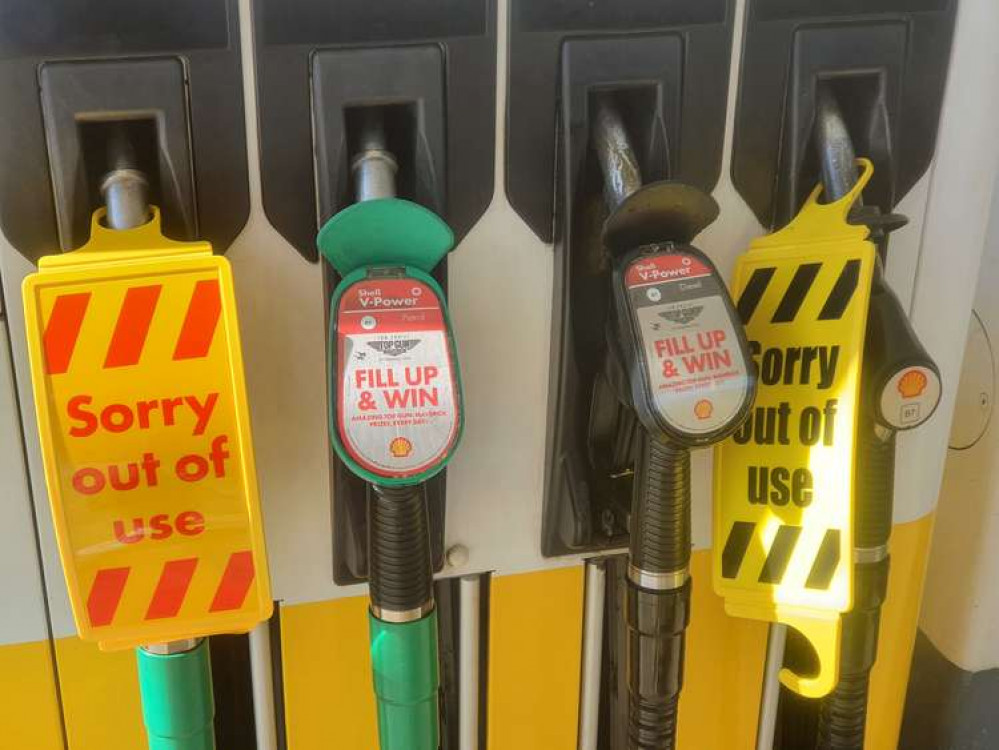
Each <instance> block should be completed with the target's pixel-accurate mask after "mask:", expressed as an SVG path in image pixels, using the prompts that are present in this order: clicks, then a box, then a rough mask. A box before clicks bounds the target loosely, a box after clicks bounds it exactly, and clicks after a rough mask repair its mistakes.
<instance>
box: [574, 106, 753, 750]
mask: <svg viewBox="0 0 999 750" xmlns="http://www.w3.org/2000/svg"><path fill="white" fill-rule="evenodd" d="M593 119H594V125H593V134H592V145H593V148H594V150H595V152H596V155H597V159H598V161H599V163H600V167H601V171H602V173H603V177H604V196H605V199H606V201H607V204H608V209H609V212H610V215H609V216H608V218H607V220H606V222H605V223H604V228H603V241H604V247H605V250H606V251H607V252H609V253H610V255H611V256H612V258H613V272H612V278H613V293H614V306H613V313H612V316H611V317H612V321H611V323H610V328H609V330H608V335H607V339H608V350H609V352H610V354H609V357H610V362H609V363H608V369H609V370H610V371H611V372H612V373H614V374H613V375H612V376H611V380H612V382H616V383H617V384H618V388H617V390H618V396H619V399H620V400H621V402H622V404H623V406H624V407H625V408H628V409H632V410H634V412H635V413H636V415H637V417H638V419H639V420H640V422H641V424H642V426H643V427H644V436H643V445H642V447H641V450H640V453H639V458H638V461H637V465H636V467H635V477H634V483H633V496H632V509H631V522H630V536H631V540H630V546H629V555H628V557H629V559H628V567H627V578H628V588H627V603H626V618H627V627H628V645H627V664H628V669H627V674H628V691H629V709H628V717H629V721H628V746H629V747H630V748H633V749H635V750H638V749H646V748H647V749H648V750H652V749H653V748H654V749H655V750H662V749H663V748H673V747H674V746H675V744H676V732H677V729H676V728H677V710H678V705H679V697H680V691H681V688H682V685H683V663H684V633H685V630H686V628H687V625H688V623H689V621H690V592H691V585H692V583H691V580H690V570H689V565H690V554H691V532H690V449H691V448H693V447H697V446H703V445H708V444H710V443H712V442H715V441H717V440H720V439H722V438H724V437H725V436H726V435H728V434H729V433H730V432H732V431H733V430H734V429H735V428H736V427H737V426H738V424H739V423H740V422H741V420H742V418H743V417H744V416H745V414H746V410H747V409H748V407H749V404H750V402H751V400H752V396H753V390H754V380H753V377H752V375H751V371H750V368H749V366H748V364H747V363H748V361H749V357H748V348H747V343H746V340H745V336H744V334H743V332H742V327H741V325H740V323H739V320H738V317H737V315H736V313H735V310H734V307H733V305H732V302H731V300H730V298H729V296H728V293H727V291H726V289H725V285H724V283H723V282H722V280H721V278H720V276H719V274H718V272H717V270H716V269H715V268H714V266H713V264H712V263H711V261H710V260H708V258H707V256H705V255H704V254H703V253H701V252H700V251H699V250H697V249H695V248H693V247H690V246H689V245H688V244H687V243H689V241H690V240H691V239H693V237H694V236H695V235H696V234H697V233H699V232H700V231H701V230H702V229H703V228H704V227H705V226H707V225H708V224H709V223H711V221H713V220H714V218H715V217H716V216H717V213H718V207H717V205H716V204H715V203H714V201H713V200H712V199H711V197H710V196H708V195H706V194H704V193H703V192H701V191H700V190H698V189H696V188H693V187H690V186H687V185H683V184H680V183H674V182H657V183H652V184H649V185H645V186H643V185H642V176H641V171H640V168H639V165H638V160H637V159H636V157H635V154H634V151H633V150H632V148H631V145H630V142H629V138H628V133H627V129H626V127H625V124H624V122H623V120H622V118H621V116H620V113H619V111H618V110H617V108H616V106H615V102H614V99H613V95H612V94H610V93H598V94H597V95H596V96H595V97H594V118H593ZM704 372H708V373H711V374H710V375H707V376H703V373H704Z"/></svg>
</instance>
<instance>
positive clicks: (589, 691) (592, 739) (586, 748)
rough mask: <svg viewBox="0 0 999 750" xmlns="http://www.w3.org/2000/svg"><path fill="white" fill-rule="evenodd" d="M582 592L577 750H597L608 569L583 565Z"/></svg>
mask: <svg viewBox="0 0 999 750" xmlns="http://www.w3.org/2000/svg"><path fill="white" fill-rule="evenodd" d="M585 590H586V601H585V604H584V609H583V612H584V614H583V673H582V684H581V685H580V697H579V750H597V731H598V729H599V722H600V679H601V675H600V672H601V667H602V666H603V646H604V605H605V601H606V596H607V567H606V563H604V561H603V560H587V561H586V589H585Z"/></svg>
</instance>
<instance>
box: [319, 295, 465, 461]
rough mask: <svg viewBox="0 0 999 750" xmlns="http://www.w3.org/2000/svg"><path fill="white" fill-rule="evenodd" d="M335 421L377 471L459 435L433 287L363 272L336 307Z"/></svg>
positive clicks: (435, 452) (346, 443) (355, 453)
mask: <svg viewBox="0 0 999 750" xmlns="http://www.w3.org/2000/svg"><path fill="white" fill-rule="evenodd" d="M337 370H338V375H337V429H338V431H339V434H340V439H341V441H342V443H343V447H344V449H345V450H346V451H347V453H348V454H349V455H350V457H351V458H352V459H353V460H354V461H356V462H357V464H358V465H359V466H360V467H361V468H363V469H365V470H367V471H370V472H372V473H373V474H376V475H378V476H383V477H391V478H404V477H410V476H414V475H417V474H421V473H423V472H425V471H428V470H430V469H432V468H433V467H435V466H436V465H437V464H438V463H441V462H443V461H444V460H445V459H446V458H447V456H448V454H449V452H450V451H451V449H452V447H453V446H454V443H455V441H456V439H457V436H458V426H459V423H460V419H459V405H458V397H457V393H458V385H457V378H456V373H455V368H454V363H453V362H452V358H451V349H450V346H449V338H448V333H447V321H446V318H445V316H444V310H443V307H442V304H441V301H440V299H438V297H437V294H436V292H435V291H434V290H433V289H432V288H431V287H430V286H429V285H427V284H425V283H424V282H422V281H420V280H418V279H414V278H395V279H364V280H362V281H359V282H357V283H355V284H353V285H351V286H350V287H349V288H348V289H347V290H346V292H344V294H343V296H342V297H341V298H340V302H339V307H338V309H337Z"/></svg>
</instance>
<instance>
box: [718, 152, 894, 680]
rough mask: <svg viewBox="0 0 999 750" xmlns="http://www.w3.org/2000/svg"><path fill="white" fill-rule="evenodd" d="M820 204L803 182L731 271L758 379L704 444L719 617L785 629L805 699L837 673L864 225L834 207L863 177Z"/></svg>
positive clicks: (845, 604)
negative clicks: (745, 407) (727, 430)
mask: <svg viewBox="0 0 999 750" xmlns="http://www.w3.org/2000/svg"><path fill="white" fill-rule="evenodd" d="M862 164H863V166H864V171H863V175H862V177H861V179H860V181H859V182H858V184H857V186H856V187H855V189H854V190H853V191H852V192H851V193H850V195H848V196H846V197H844V198H843V199H842V200H839V201H836V202H835V203H830V204H827V205H823V204H819V203H818V201H817V198H818V195H819V191H818V190H817V191H816V192H815V193H814V194H813V195H812V196H811V198H810V199H809V201H808V202H807V203H806V205H805V207H804V208H803V209H802V211H801V213H800V214H799V215H798V216H797V218H795V220H794V221H793V222H792V223H791V224H790V225H789V226H788V227H787V228H785V229H784V230H782V231H780V232H777V233H776V234H773V235H770V236H768V237H764V238H761V239H759V240H756V241H755V242H754V243H753V244H752V246H751V247H750V249H749V251H748V252H747V253H746V254H745V255H743V256H742V257H741V258H740V260H739V263H738V266H737V269H736V279H735V289H734V292H735V296H736V299H737V300H738V303H737V308H738V311H739V314H740V316H741V318H742V321H743V324H744V325H745V326H746V333H747V337H748V339H749V346H750V354H751V355H752V357H753V359H754V361H755V364H756V367H757V372H758V378H759V380H758V383H759V389H758V392H757V397H756V403H755V406H754V408H753V409H752V410H751V412H750V417H749V419H748V420H747V421H746V422H745V423H744V424H743V426H742V428H741V429H740V430H739V431H738V432H737V433H736V434H735V435H734V436H733V437H732V438H730V439H729V440H727V441H725V442H724V443H722V444H721V445H720V446H719V447H718V448H717V449H716V454H715V458H716V461H715V472H716V475H715V504H714V505H715V513H714V543H713V556H714V584H715V589H716V590H717V591H718V593H719V594H721V595H722V596H723V597H724V598H725V608H726V610H727V611H728V612H729V613H730V614H733V615H736V616H741V617H748V618H752V619H757V620H765V621H770V622H779V623H784V624H786V625H789V626H791V627H794V628H795V629H796V630H798V631H800V632H801V634H802V635H804V636H805V638H807V639H808V640H809V642H810V643H811V644H812V646H813V647H814V648H815V650H816V652H817V654H818V657H819V671H818V673H817V674H813V675H798V674H794V673H792V672H790V671H788V670H784V671H783V672H782V673H781V681H782V682H783V683H784V684H785V685H786V686H787V687H789V688H790V689H792V690H794V691H796V692H798V693H800V694H802V695H805V696H809V697H818V696H821V695H825V694H826V693H828V692H829V691H830V690H832V688H833V687H834V686H835V684H836V682H837V680H838V678H839V653H840V649H839V645H840V633H841V615H842V613H844V612H846V611H848V610H849V609H850V608H851V607H852V604H853V563H852V548H853V492H854V490H853V470H854V453H855V439H856V438H855V434H856V425H857V416H858V398H859V386H860V367H861V357H862V354H863V348H864V335H865V329H866V322H867V307H868V302H869V299H870V288H871V279H872V274H873V270H874V262H875V261H874V257H875V256H874V253H875V251H874V246H873V245H872V244H871V243H870V242H869V241H867V239H866V238H867V231H868V230H867V228H866V227H862V226H853V225H850V224H848V223H847V214H848V213H849V210H850V208H851V206H852V205H853V203H854V201H855V200H856V198H857V196H858V195H859V194H860V191H861V190H862V189H863V186H864V185H865V184H866V183H867V181H868V180H869V179H870V176H871V166H870V163H869V162H862Z"/></svg>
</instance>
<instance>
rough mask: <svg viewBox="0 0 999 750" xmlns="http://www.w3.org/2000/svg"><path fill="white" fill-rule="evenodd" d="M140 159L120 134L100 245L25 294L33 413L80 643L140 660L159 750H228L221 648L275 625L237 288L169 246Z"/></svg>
mask: <svg viewBox="0 0 999 750" xmlns="http://www.w3.org/2000/svg"><path fill="white" fill-rule="evenodd" d="M130 146H131V143H130V141H129V138H128V136H127V133H126V131H125V130H124V129H123V128H121V127H114V126H111V129H110V131H109V138H108V142H107V153H108V155H109V157H110V158H109V161H110V167H111V169H110V171H109V172H108V173H107V175H106V176H105V177H104V179H103V181H102V184H101V192H102V194H103V197H104V201H105V207H104V208H102V209H99V210H98V211H96V212H95V213H94V215H93V218H92V222H91V227H90V240H89V241H88V242H87V244H86V245H84V246H83V247H82V248H80V249H78V250H76V251H74V252H71V253H67V254H64V255H50V256H46V257H43V258H42V259H41V260H40V261H39V272H38V273H36V274H33V275H31V276H28V277H27V278H26V280H25V283H24V290H23V291H24V306H25V319H26V330H27V338H28V347H29V354H30V361H31V371H32V385H33V388H34V393H35V407H36V412H37V416H38V424H39V432H40V439H41V445H42V453H43V458H44V464H45V475H46V483H47V486H48V493H49V500H50V503H51V506H52V516H53V521H54V524H55V528H56V535H57V538H58V542H59V552H60V557H61V561H62V565H63V570H64V573H65V576H66V583H67V588H68V590H69V595H70V600H71V604H72V608H73V615H74V619H75V622H76V627H77V630H78V632H79V634H80V637H81V638H83V639H84V640H88V641H96V642H97V643H98V644H99V646H100V648H101V649H102V650H106V651H109V650H118V649H125V648H132V647H138V648H137V650H136V654H137V660H138V675H139V689H140V693H141V696H142V714H143V719H144V722H145V726H146V731H147V735H148V741H149V747H150V748H151V750H213V749H214V747H215V727H214V717H215V704H214V698H213V693H212V674H211V665H210V661H209V646H208V640H207V636H209V635H214V634H221V633H245V632H248V631H249V630H251V629H252V628H253V627H254V626H255V625H257V624H258V623H259V622H261V621H262V620H266V619H267V618H268V617H269V616H270V613H271V607H272V602H271V598H270V589H269V581H268V575H267V565H266V558H265V556H264V546H263V531H262V526H261V523H260V511H259V508H258V501H257V493H256V478H255V472H254V462H253V452H252V445H251V441H250V433H249V416H248V410H247V406H246V394H245V386H244V384H243V379H242V377H243V376H242V360H241V353H240V349H239V337H238V327H237V322H236V311H235V303H234V294H233V289H232V277H231V273H230V271H229V266H228V264H227V262H226V261H225V259H223V258H221V257H218V256H214V255H213V254H212V252H211V246H210V245H209V244H208V243H206V242H193V243H188V242H178V241H174V240H170V239H168V238H166V237H164V236H163V235H162V234H161V233H160V212H159V208H158V207H155V206H151V205H150V204H149V200H148V192H147V191H148V184H147V182H146V178H145V176H144V174H143V173H142V172H141V171H140V170H138V169H137V168H136V167H135V156H134V153H133V152H132V150H131V148H130ZM177 383H183V384H184V385H183V388H184V390H183V391H180V393H181V394H183V395H180V396H175V397H170V395H169V393H167V392H166V391H168V389H169V388H171V387H174V388H176V387H177V386H176V384H177Z"/></svg>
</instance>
